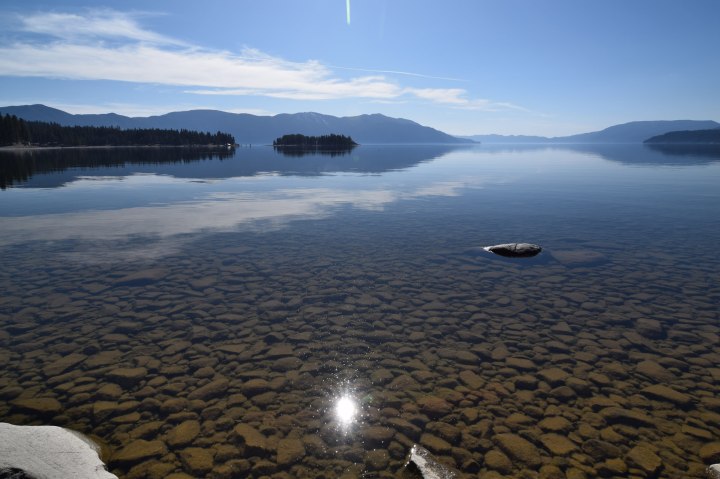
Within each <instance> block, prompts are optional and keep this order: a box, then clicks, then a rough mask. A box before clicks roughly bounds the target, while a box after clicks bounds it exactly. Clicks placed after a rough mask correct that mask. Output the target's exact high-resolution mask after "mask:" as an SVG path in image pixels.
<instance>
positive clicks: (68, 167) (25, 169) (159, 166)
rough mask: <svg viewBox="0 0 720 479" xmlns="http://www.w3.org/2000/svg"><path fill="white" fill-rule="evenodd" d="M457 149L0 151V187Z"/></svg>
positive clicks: (226, 171)
mask: <svg viewBox="0 0 720 479" xmlns="http://www.w3.org/2000/svg"><path fill="white" fill-rule="evenodd" d="M458 148H460V147H457V146H445V145H429V146H424V145H423V146H420V145H416V146H412V145H407V146H384V147H373V146H365V147H357V148H354V149H352V150H349V151H342V152H335V151H301V152H298V151H296V150H290V151H286V150H276V149H273V148H270V147H254V148H248V147H240V148H236V149H235V150H224V149H194V148H92V149H83V148H65V149H47V150H18V151H0V188H2V189H5V188H7V187H10V186H16V187H26V188H56V187H60V186H63V185H65V184H68V183H70V182H72V181H74V179H75V178H77V177H78V176H105V177H107V176H127V175H129V174H133V173H135V174H137V173H153V174H159V175H170V176H173V177H176V178H197V179H216V178H230V177H239V176H256V175H260V174H268V173H274V174H279V175H302V176H313V175H321V174H325V173H332V172H343V171H353V172H358V173H382V172H385V171H390V170H398V169H404V168H410V167H412V166H414V165H417V164H419V163H421V162H423V161H429V160H432V159H434V158H437V157H440V156H442V155H444V154H446V153H447V152H449V151H453V150H455V149H458ZM211 160H214V161H211ZM217 160H229V161H228V162H223V161H217ZM299 160H302V161H299Z"/></svg>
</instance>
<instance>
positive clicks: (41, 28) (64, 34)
mask: <svg viewBox="0 0 720 479" xmlns="http://www.w3.org/2000/svg"><path fill="white" fill-rule="evenodd" d="M19 20H20V28H21V30H23V31H25V32H30V33H37V34H43V35H49V36H52V37H56V38H63V39H68V40H74V39H81V38H87V37H95V38H123V39H127V40H135V41H140V42H151V43H161V44H175V45H184V43H183V42H181V41H179V40H175V39H173V38H170V37H166V36H164V35H159V34H157V33H155V32H151V31H149V30H145V29H143V28H142V27H141V26H140V25H138V23H137V21H136V20H135V18H134V17H133V16H132V15H130V14H127V13H121V12H117V11H114V10H93V11H90V12H88V13H86V14H85V15H79V14H75V13H55V12H48V13H35V14H30V15H25V16H21V17H20V18H19Z"/></svg>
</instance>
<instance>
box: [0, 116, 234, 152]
mask: <svg viewBox="0 0 720 479" xmlns="http://www.w3.org/2000/svg"><path fill="white" fill-rule="evenodd" d="M226 144H233V145H234V144H235V138H234V137H233V136H232V135H230V134H228V133H222V132H219V131H218V132H217V133H203V132H198V131H190V130H184V129H183V130H161V129H157V128H147V129H129V130H123V129H120V128H116V127H105V126H100V127H98V126H60V125H58V124H57V123H46V122H40V121H25V120H23V119H21V118H18V117H16V116H14V115H12V116H11V115H0V146H8V145H30V146H140V145H163V146H191V145H226Z"/></svg>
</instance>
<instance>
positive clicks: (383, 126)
mask: <svg viewBox="0 0 720 479" xmlns="http://www.w3.org/2000/svg"><path fill="white" fill-rule="evenodd" d="M0 114H9V115H16V116H17V117H19V118H23V119H25V120H33V121H48V122H54V123H59V124H60V125H64V126H74V125H78V126H117V127H120V128H162V129H183V128H185V129H188V130H197V131H203V132H204V131H210V132H216V131H222V132H227V133H230V134H231V135H233V136H234V137H235V140H236V141H237V142H238V143H241V144H247V143H254V144H271V143H272V141H273V140H274V139H276V138H278V137H281V136H283V135H286V134H290V133H300V134H303V135H308V136H320V135H326V134H330V133H336V134H340V135H347V136H351V137H352V138H353V139H354V140H355V141H357V142H358V143H360V144H417V143H436V144H456V143H472V141H471V140H467V139H462V138H457V137H454V136H451V135H448V134H446V133H443V132H441V131H439V130H436V129H434V128H430V127H427V126H422V125H420V124H418V123H415V122H414V121H410V120H405V119H402V118H391V117H387V116H384V115H380V114H374V115H360V116H349V117H336V116H331V115H322V114H320V113H294V114H280V115H275V116H256V115H250V114H247V113H227V112H224V111H218V110H191V111H178V112H173V113H167V114H165V115H159V116H150V117H127V116H123V115H117V114H115V113H108V114H101V115H72V114H70V113H67V112H64V111H62V110H58V109H55V108H50V107H48V106H45V105H23V106H7V107H0Z"/></svg>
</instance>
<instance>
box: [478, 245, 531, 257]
mask: <svg viewBox="0 0 720 479" xmlns="http://www.w3.org/2000/svg"><path fill="white" fill-rule="evenodd" d="M483 249H484V250H485V251H489V252H491V253H495V254H497V255H500V256H506V257H508V258H530V257H532V256H536V255H537V254H539V253H540V252H541V251H542V248H541V247H540V246H538V245H536V244H531V243H506V244H497V245H494V246H486V247H484V248H483Z"/></svg>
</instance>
